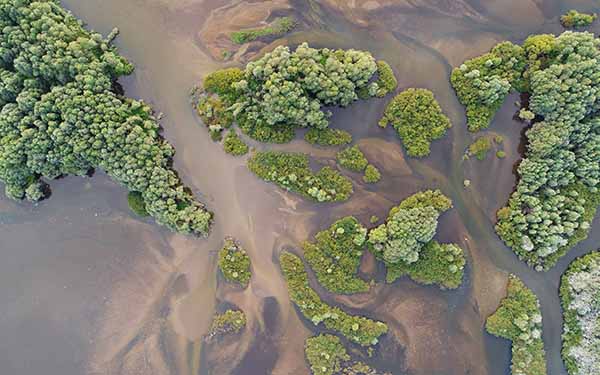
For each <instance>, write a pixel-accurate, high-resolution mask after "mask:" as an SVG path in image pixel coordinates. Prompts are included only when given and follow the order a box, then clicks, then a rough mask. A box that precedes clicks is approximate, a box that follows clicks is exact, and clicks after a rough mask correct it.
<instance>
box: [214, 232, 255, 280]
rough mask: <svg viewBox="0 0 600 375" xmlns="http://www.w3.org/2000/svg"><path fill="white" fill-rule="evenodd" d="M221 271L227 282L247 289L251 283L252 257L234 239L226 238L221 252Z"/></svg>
mask: <svg viewBox="0 0 600 375" xmlns="http://www.w3.org/2000/svg"><path fill="white" fill-rule="evenodd" d="M219 269H220V270H221V272H222V273H223V277H225V280H227V281H229V282H233V283H238V284H240V285H241V286H242V287H244V288H246V287H247V286H248V282H250V277H251V276H252V275H251V273H250V257H249V256H248V254H246V250H244V249H243V248H242V247H241V246H240V245H239V244H238V243H237V242H236V241H235V240H234V239H232V238H226V239H225V244H224V245H223V248H222V249H221V250H220V251H219Z"/></svg>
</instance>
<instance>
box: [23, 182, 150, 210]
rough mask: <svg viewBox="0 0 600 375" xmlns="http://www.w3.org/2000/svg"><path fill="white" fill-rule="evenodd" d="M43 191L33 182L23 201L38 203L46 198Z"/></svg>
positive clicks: (43, 186)
mask: <svg viewBox="0 0 600 375" xmlns="http://www.w3.org/2000/svg"><path fill="white" fill-rule="evenodd" d="M45 190H46V184H44V183H42V182H40V181H37V182H34V183H32V184H31V185H29V186H27V189H25V199H27V200H28V201H30V202H39V201H41V200H42V199H44V198H45V197H46V193H45ZM142 204H143V203H142ZM144 213H145V215H141V216H148V212H146V210H145V209H144Z"/></svg>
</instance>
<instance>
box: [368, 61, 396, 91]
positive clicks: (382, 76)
mask: <svg viewBox="0 0 600 375" xmlns="http://www.w3.org/2000/svg"><path fill="white" fill-rule="evenodd" d="M377 75H378V78H377V81H376V82H373V83H372V84H371V85H369V88H368V90H369V91H370V94H371V93H374V94H375V95H370V96H377V97H379V98H383V97H384V96H386V95H387V94H389V93H390V92H394V91H395V90H396V88H397V87H398V80H397V79H396V76H395V75H394V71H393V70H392V67H391V66H390V65H389V64H388V63H386V62H385V61H382V60H379V61H377ZM361 99H362V98H361Z"/></svg>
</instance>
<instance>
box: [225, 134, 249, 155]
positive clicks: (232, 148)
mask: <svg viewBox="0 0 600 375" xmlns="http://www.w3.org/2000/svg"><path fill="white" fill-rule="evenodd" d="M223 149H224V150H225V152H226V153H228V154H231V155H234V156H241V155H245V154H247V153H248V145H247V144H245V143H244V141H242V140H241V138H240V136H239V135H238V134H237V133H236V132H235V130H233V129H232V130H230V131H229V133H228V134H227V135H226V136H225V140H224V141H223Z"/></svg>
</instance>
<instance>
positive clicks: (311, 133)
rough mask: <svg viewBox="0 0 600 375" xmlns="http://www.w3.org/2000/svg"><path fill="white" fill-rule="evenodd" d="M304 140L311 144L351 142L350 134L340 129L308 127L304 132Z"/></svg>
mask: <svg viewBox="0 0 600 375" xmlns="http://www.w3.org/2000/svg"><path fill="white" fill-rule="evenodd" d="M304 140H305V141H306V142H308V143H310V144H312V145H319V146H341V145H346V144H348V143H351V142H352V134H350V133H348V132H347V131H345V130H340V129H332V128H325V129H316V128H311V129H309V130H308V131H307V132H306V134H304Z"/></svg>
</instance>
